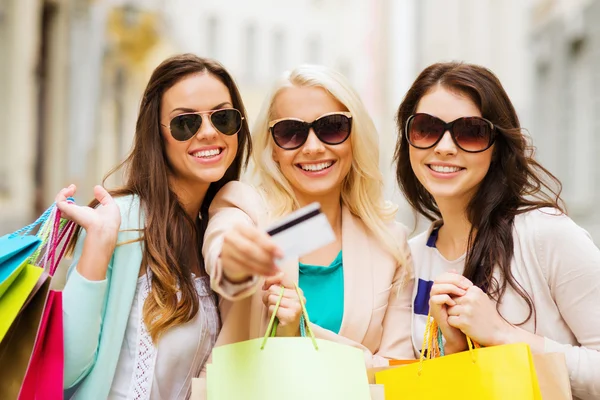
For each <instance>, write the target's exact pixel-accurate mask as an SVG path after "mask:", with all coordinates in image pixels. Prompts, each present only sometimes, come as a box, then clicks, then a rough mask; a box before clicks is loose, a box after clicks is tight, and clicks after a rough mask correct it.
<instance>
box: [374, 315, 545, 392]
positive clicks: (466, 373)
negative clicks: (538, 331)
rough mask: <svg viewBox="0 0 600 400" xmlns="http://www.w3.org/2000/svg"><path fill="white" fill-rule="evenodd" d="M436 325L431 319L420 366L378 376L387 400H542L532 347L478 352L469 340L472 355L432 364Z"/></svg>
mask: <svg viewBox="0 0 600 400" xmlns="http://www.w3.org/2000/svg"><path fill="white" fill-rule="evenodd" d="M434 325H435V324H434V323H433V321H432V320H431V316H428V317H427V328H426V329H425V338H424V340H423V350H422V351H421V358H420V360H419V362H418V363H415V364H410V365H405V366H402V367H398V368H393V369H388V370H385V371H380V372H377V373H375V382H376V383H377V384H382V385H384V387H385V398H386V399H388V400H395V399H446V400H454V399H456V400H459V399H460V400H466V399H478V400H481V399H485V400H507V399H508V400H513V399H514V400H517V399H518V400H541V399H542V397H541V394H540V388H539V384H538V380H537V375H536V372H535V366H534V363H533V358H532V355H531V350H530V349H529V346H528V345H526V344H524V343H517V344H508V345H502V346H493V347H486V348H474V346H473V343H472V341H471V339H470V338H468V337H467V342H468V343H469V351H465V352H462V353H457V354H452V355H448V356H444V357H439V358H431V355H432V353H435V349H434V347H435V344H434V342H435V341H434V340H433V337H434V335H433V331H434ZM435 330H436V331H437V327H435ZM425 344H427V346H426V345H425ZM426 347H427V356H425V348H426Z"/></svg>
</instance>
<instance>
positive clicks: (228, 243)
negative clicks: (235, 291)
mask: <svg viewBox="0 0 600 400" xmlns="http://www.w3.org/2000/svg"><path fill="white" fill-rule="evenodd" d="M282 257H283V253H282V251H281V250H280V249H279V247H277V245H276V244H275V242H274V241H273V239H272V238H271V237H270V236H269V235H268V234H267V233H266V232H264V231H261V230H260V229H258V228H256V227H254V226H248V225H243V224H238V225H235V226H234V227H233V228H232V229H231V230H230V231H229V232H227V233H226V234H225V236H224V238H223V249H222V250H221V262H222V264H223V273H224V275H225V277H226V278H227V279H228V280H229V281H232V282H241V281H243V280H245V279H248V278H249V277H251V276H252V275H262V276H273V275H275V274H277V273H279V268H277V266H276V265H275V260H276V259H277V258H282Z"/></svg>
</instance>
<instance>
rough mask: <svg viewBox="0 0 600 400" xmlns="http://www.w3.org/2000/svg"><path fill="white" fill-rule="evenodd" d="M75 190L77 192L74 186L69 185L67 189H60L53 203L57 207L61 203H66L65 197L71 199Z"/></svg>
mask: <svg viewBox="0 0 600 400" xmlns="http://www.w3.org/2000/svg"><path fill="white" fill-rule="evenodd" d="M76 190H77V187H76V186H75V185H73V184H71V185H69V186H68V187H66V188H63V189H61V190H60V192H58V194H57V195H56V197H55V198H54V201H55V202H56V204H57V205H58V204H59V203H61V202H66V201H67V197H73V195H74V194H75V191H76Z"/></svg>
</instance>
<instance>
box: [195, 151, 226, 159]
mask: <svg viewBox="0 0 600 400" xmlns="http://www.w3.org/2000/svg"><path fill="white" fill-rule="evenodd" d="M219 154H221V149H212V150H201V151H197V152H195V153H193V154H192V156H194V157H199V158H202V157H204V158H208V157H214V156H216V155H219Z"/></svg>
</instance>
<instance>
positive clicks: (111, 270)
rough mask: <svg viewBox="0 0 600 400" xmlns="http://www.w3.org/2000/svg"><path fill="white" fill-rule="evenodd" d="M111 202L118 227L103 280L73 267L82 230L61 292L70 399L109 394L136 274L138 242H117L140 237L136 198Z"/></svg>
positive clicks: (90, 399) (101, 398) (88, 399)
mask: <svg viewBox="0 0 600 400" xmlns="http://www.w3.org/2000/svg"><path fill="white" fill-rule="evenodd" d="M115 201H116V202H117V204H118V206H119V209H120V210H121V227H120V230H119V236H118V240H117V247H116V249H115V251H114V253H113V256H112V258H111V260H110V263H109V265H108V270H107V272H106V279H104V280H103V281H89V280H87V279H85V278H84V277H82V276H81V275H80V274H79V272H78V271H77V270H76V269H75V266H76V265H77V262H78V261H79V258H80V257H81V252H82V250H83V242H84V238H85V232H84V231H82V232H81V235H80V236H79V240H78V241H77V245H76V248H75V254H74V257H73V264H72V265H71V267H70V269H69V273H68V277H67V283H66V285H65V288H64V291H63V315H64V322H63V323H64V342H65V375H64V385H65V388H66V389H71V390H69V391H68V392H72V390H74V391H75V393H74V395H73V397H72V398H73V399H84V400H94V399H98V400H105V399H106V398H107V397H108V394H109V391H110V387H111V385H112V381H113V377H114V375H115V370H116V367H117V362H118V360H119V355H120V352H121V346H122V344H123V340H124V337H125V328H126V326H127V321H128V319H129V313H130V310H131V306H132V303H133V299H134V296H135V290H136V285H137V280H138V276H139V273H140V266H141V263H142V249H143V247H142V246H143V243H142V242H141V241H137V242H134V243H128V244H123V245H118V244H119V243H124V242H129V241H135V240H137V239H139V238H141V236H142V231H141V230H140V229H141V228H142V227H143V225H144V219H143V215H142V210H141V209H140V200H139V198H138V197H137V196H124V197H120V198H117V199H115ZM69 394H71V393H69Z"/></svg>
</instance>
